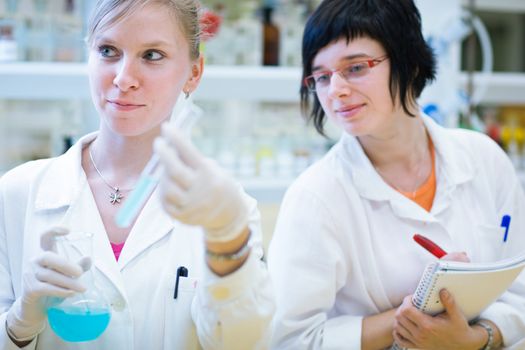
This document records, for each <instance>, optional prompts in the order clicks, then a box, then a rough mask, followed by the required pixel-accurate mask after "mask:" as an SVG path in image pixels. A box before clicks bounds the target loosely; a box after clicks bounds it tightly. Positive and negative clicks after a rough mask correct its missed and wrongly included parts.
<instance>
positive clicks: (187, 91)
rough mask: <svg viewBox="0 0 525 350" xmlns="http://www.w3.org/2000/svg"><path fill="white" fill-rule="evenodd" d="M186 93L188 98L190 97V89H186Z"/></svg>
mask: <svg viewBox="0 0 525 350" xmlns="http://www.w3.org/2000/svg"><path fill="white" fill-rule="evenodd" d="M184 95H185V97H186V99H188V97H190V91H189V90H186V91H184Z"/></svg>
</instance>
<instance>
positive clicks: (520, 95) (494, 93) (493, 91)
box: [459, 1, 525, 105]
mask: <svg viewBox="0 0 525 350" xmlns="http://www.w3.org/2000/svg"><path fill="white" fill-rule="evenodd" d="M524 3H525V1H524ZM473 82H474V88H475V89H476V88H482V87H486V90H485V93H484V94H483V97H482V98H481V101H480V102H481V103H482V104H493V105H505V104H525V74H524V73H491V74H482V73H474V76H473ZM459 83H460V84H461V87H462V88H463V89H466V88H467V84H468V74H467V73H461V74H460V77H459Z"/></svg>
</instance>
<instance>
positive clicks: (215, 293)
mask: <svg viewBox="0 0 525 350" xmlns="http://www.w3.org/2000/svg"><path fill="white" fill-rule="evenodd" d="M211 296H212V297H213V299H215V300H224V299H227V298H228V297H229V296H230V290H229V289H228V288H226V287H213V288H212V290H211Z"/></svg>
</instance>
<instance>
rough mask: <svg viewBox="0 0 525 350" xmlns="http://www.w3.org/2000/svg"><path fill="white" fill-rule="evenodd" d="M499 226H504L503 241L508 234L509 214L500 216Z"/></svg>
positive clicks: (505, 240)
mask: <svg viewBox="0 0 525 350" xmlns="http://www.w3.org/2000/svg"><path fill="white" fill-rule="evenodd" d="M500 226H501V227H504V228H505V235H504V236H503V242H507V238H508V236H509V227H510V215H503V217H502V218H501V225H500Z"/></svg>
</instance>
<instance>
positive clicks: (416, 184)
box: [374, 162, 423, 200]
mask: <svg viewBox="0 0 525 350" xmlns="http://www.w3.org/2000/svg"><path fill="white" fill-rule="evenodd" d="M422 163H423V162H420V163H419V165H418V169H417V172H416V181H415V184H414V190H413V191H404V190H402V189H400V188H399V187H397V186H396V185H395V184H394V183H392V182H390V181H387V180H386V176H385V175H384V174H383V173H382V172H381V170H379V168H378V167H376V166H374V168H375V169H376V171H377V172H378V173H379V175H380V176H381V177H382V178H383V181H385V182H386V183H387V184H388V185H390V186H392V187H393V188H394V189H395V190H396V191H398V192H400V193H401V194H403V193H407V194H408V195H409V198H410V199H412V200H415V199H416V193H417V190H418V189H419V186H420V184H419V181H420V180H419V178H420V177H421V170H422V169H423V164H422Z"/></svg>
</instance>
